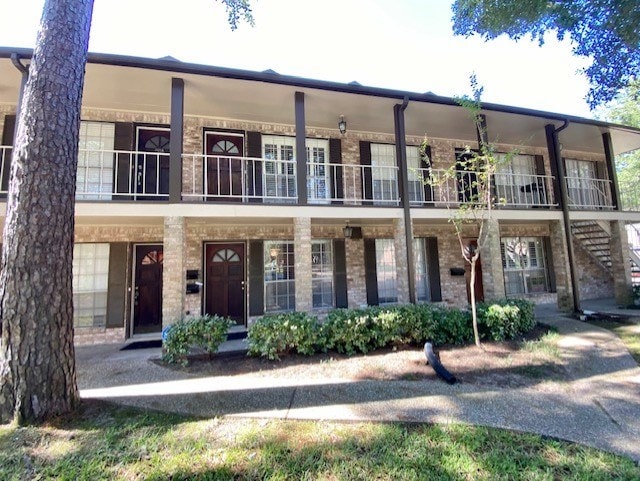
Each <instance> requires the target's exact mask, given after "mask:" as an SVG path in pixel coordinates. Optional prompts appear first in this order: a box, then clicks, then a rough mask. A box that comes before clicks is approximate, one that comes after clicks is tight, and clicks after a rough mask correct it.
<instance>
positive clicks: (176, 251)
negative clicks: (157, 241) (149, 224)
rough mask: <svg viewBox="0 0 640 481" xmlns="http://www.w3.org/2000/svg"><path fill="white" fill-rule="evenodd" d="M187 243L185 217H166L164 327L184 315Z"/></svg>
mask: <svg viewBox="0 0 640 481" xmlns="http://www.w3.org/2000/svg"><path fill="white" fill-rule="evenodd" d="M186 244H187V238H186V222H185V218H184V217H165V218H164V240H163V252H164V260H163V266H162V327H163V328H165V327H166V326H168V325H170V324H173V323H175V322H176V321H178V320H180V319H182V318H183V317H184V305H185V289H186V280H185V276H186V270H185V269H186V251H187V245H186Z"/></svg>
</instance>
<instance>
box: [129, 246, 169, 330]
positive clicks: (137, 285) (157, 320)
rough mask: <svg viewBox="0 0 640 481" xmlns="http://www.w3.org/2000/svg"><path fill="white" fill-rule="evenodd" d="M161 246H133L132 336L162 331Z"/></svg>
mask: <svg viewBox="0 0 640 481" xmlns="http://www.w3.org/2000/svg"><path fill="white" fill-rule="evenodd" d="M162 260H163V251H162V245H148V244H145V245H137V246H135V266H134V269H135V273H134V276H135V281H134V292H133V334H148V333H151V332H160V331H161V330H162Z"/></svg>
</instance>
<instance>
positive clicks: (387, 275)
mask: <svg viewBox="0 0 640 481" xmlns="http://www.w3.org/2000/svg"><path fill="white" fill-rule="evenodd" d="M376 276H377V282H378V303H380V304H386V303H391V302H398V288H397V284H396V250H395V246H394V245H393V239H376Z"/></svg>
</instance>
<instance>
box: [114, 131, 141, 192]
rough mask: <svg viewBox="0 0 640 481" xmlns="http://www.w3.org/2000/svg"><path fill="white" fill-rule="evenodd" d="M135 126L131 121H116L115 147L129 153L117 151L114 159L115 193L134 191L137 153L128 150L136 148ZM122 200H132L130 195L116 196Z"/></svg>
mask: <svg viewBox="0 0 640 481" xmlns="http://www.w3.org/2000/svg"><path fill="white" fill-rule="evenodd" d="M133 133H134V127H133V124H132V123H129V122H116V124H115V138H114V143H113V147H114V149H115V150H123V151H125V152H127V153H122V154H120V153H117V154H115V156H114V159H113V163H114V165H113V187H114V188H113V191H114V193H128V192H133V191H134V189H135V185H134V184H133V182H134V181H135V175H134V174H135V163H136V160H137V159H136V158H135V155H130V154H129V153H128V152H129V151H131V150H135V147H134V146H133V137H134V135H133ZM114 197H115V198H117V199H120V200H131V197H130V196H124V195H118V196H114Z"/></svg>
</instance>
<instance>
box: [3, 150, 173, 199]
mask: <svg viewBox="0 0 640 481" xmlns="http://www.w3.org/2000/svg"><path fill="white" fill-rule="evenodd" d="M11 151H12V148H11V147H5V146H2V147H0V180H1V185H0V193H2V194H6V193H7V189H8V179H9V172H8V171H7V169H8V167H9V164H10V162H9V160H10V156H11ZM167 199H169V154H164V153H155V152H136V151H124V150H91V149H80V150H79V151H78V170H77V180H76V200H167Z"/></svg>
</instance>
